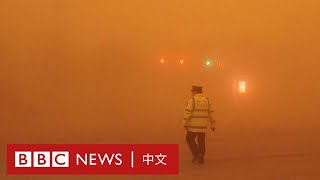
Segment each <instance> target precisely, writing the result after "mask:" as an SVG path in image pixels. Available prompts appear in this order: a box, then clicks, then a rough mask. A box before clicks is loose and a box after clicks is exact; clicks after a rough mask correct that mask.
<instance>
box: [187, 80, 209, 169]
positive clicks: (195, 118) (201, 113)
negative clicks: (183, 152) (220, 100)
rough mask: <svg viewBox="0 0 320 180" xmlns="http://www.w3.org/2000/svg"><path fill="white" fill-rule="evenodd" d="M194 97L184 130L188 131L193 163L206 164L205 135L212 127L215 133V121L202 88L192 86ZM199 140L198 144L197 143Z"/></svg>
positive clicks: (189, 103) (190, 101) (188, 107)
mask: <svg viewBox="0 0 320 180" xmlns="http://www.w3.org/2000/svg"><path fill="white" fill-rule="evenodd" d="M191 93H192V97H191V98H189V100H188V103H187V107H186V109H185V111H184V128H185V129H186V131H187V135H186V141H187V144H188V146H189V149H190V151H191V153H192V155H193V159H192V163H199V164H203V163H204V155H205V135H206V130H207V129H208V127H209V126H210V128H211V130H212V131H215V120H214V118H213V117H212V113H213V110H212V109H211V108H212V107H211V104H210V102H209V99H208V98H207V97H205V96H204V95H203V94H202V87H200V86H192V89H191ZM195 138H197V139H198V144H197V143H196V142H195Z"/></svg>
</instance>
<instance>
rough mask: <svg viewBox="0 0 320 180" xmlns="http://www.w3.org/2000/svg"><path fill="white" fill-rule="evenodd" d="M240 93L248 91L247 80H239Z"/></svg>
mask: <svg viewBox="0 0 320 180" xmlns="http://www.w3.org/2000/svg"><path fill="white" fill-rule="evenodd" d="M239 93H246V82H245V81H240V82H239Z"/></svg>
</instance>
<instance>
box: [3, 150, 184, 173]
mask: <svg viewBox="0 0 320 180" xmlns="http://www.w3.org/2000/svg"><path fill="white" fill-rule="evenodd" d="M178 172H179V147H178V145H177V144H63V145H62V144H60V145H59V144H51V145H50V144H38V145H37V144H32V145H26V144H9V145H7V174H178Z"/></svg>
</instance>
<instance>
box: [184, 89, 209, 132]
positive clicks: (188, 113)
mask: <svg viewBox="0 0 320 180" xmlns="http://www.w3.org/2000/svg"><path fill="white" fill-rule="evenodd" d="M211 108H212V107H211V105H210V102H209V99H208V98H207V97H205V96H204V95H203V94H195V95H194V96H193V97H192V98H190V99H189V100H188V104H187V107H186V109H185V111H184V126H185V127H187V130H188V131H191V132H205V131H206V129H207V127H208V125H209V124H210V125H211V128H215V119H214V118H213V116H212V113H213V110H212V109H211Z"/></svg>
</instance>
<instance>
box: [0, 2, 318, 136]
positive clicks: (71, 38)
mask: <svg viewBox="0 0 320 180" xmlns="http://www.w3.org/2000/svg"><path fill="white" fill-rule="evenodd" d="M319 6H320V2H319V1H317V0H306V1H300V0H280V1H279V0H260V1H256V0H243V1H236V0H206V1H203V0H199V1H192V0H191V1H182V0H161V1H160V0H159V1H151V0H134V1H133V0H126V1H125V0H114V1H111V0H109V1H105V0H28V1H26V0H1V1H0V62H1V63H0V82H1V88H0V119H1V126H0V131H1V132H15V131H18V130H24V129H25V127H32V126H33V125H35V124H37V123H38V122H45V124H47V125H48V126H45V127H44V129H45V130H49V129H50V128H49V126H50V127H58V126H60V125H61V124H62V123H65V124H66V126H68V127H71V126H72V125H73V123H74V122H75V121H76V122H78V123H80V124H81V123H82V125H79V129H81V127H87V126H88V125H87V124H86V123H87V122H88V121H90V122H94V125H91V126H89V127H92V128H94V127H98V126H99V125H111V124H113V125H124V124H127V123H129V124H130V123H131V122H133V121H134V122H138V123H134V125H135V126H138V125H137V124H139V123H144V124H146V125H151V124H153V123H154V121H160V122H161V121H162V122H161V123H162V124H165V123H164V122H166V121H177V122H178V121H180V119H181V120H182V114H183V110H184V106H185V103H186V99H187V98H188V96H189V90H190V87H191V85H192V84H195V83H196V84H200V85H203V86H204V91H205V93H206V94H207V95H208V96H209V97H210V98H211V99H212V101H213V103H214V106H215V108H216V117H217V119H219V120H220V124H222V125H223V124H225V126H226V127H227V126H228V125H230V124H237V125H241V124H242V125H243V124H246V125H248V124H249V125H248V126H249V127H252V128H262V127H274V128H277V127H279V128H284V127H288V128H290V127H291V128H298V127H301V126H306V127H315V125H317V126H318V125H319V124H320V123H319V122H318V121H319V119H320V115H319V114H320V113H319V110H318V108H319V107H320V81H319V77H320V71H319V70H320V68H319V67H320V61H319V58H320V55H319V52H320V51H319V50H320V49H319V47H320V33H319V32H320V21H319V20H320V19H319V17H320V11H319ZM163 56H165V57H167V58H168V62H169V63H168V64H165V65H164V66H162V65H161V64H160V63H159V60H160V58H161V57H163ZM206 56H210V57H214V58H215V59H218V60H222V61H223V62H224V63H225V67H224V69H223V70H222V71H215V70H213V69H208V68H207V69H204V68H202V67H201V64H202V63H203V58H204V57H206ZM180 58H184V59H185V63H184V65H183V66H179V65H178V64H177V63H176V61H177V60H179V59H180ZM243 76H244V77H246V79H247V81H248V88H250V91H249V93H248V94H247V97H246V98H245V99H244V100H243V102H242V100H241V101H239V99H238V100H236V99H235V95H234V94H233V91H232V85H233V83H234V80H237V79H239V78H240V77H243ZM168 117H170V118H168ZM160 119H161V120H160ZM243 122H245V123H243ZM288 125H289V126H288ZM138 130H139V129H138ZM140 130H141V129H140ZM25 131H27V130H25Z"/></svg>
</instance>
